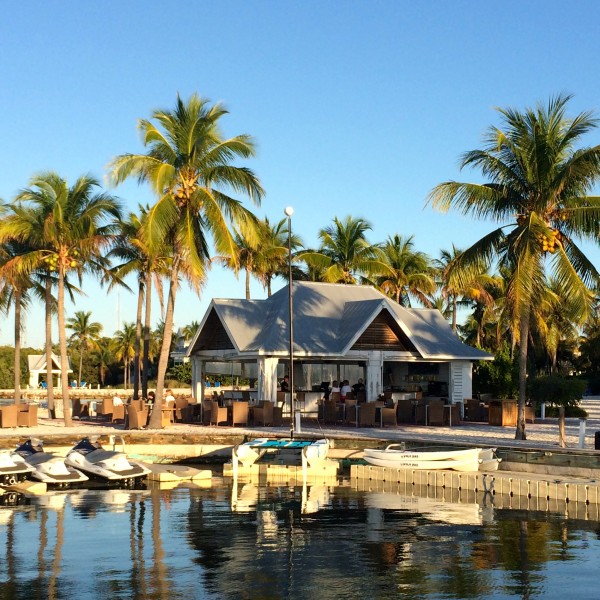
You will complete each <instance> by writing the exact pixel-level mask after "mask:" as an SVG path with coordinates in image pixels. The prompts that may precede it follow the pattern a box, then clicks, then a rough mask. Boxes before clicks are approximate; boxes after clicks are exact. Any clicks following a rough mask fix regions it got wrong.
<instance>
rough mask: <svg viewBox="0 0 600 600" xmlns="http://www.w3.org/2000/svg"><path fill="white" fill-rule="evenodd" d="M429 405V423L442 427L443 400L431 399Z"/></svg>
mask: <svg viewBox="0 0 600 600" xmlns="http://www.w3.org/2000/svg"><path fill="white" fill-rule="evenodd" d="M427 407H428V408H427V424H428V425H438V426H440V427H442V426H443V425H444V402H443V400H430V401H429V404H428V405H427Z"/></svg>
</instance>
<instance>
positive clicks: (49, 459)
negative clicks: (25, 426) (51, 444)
mask: <svg viewBox="0 0 600 600" xmlns="http://www.w3.org/2000/svg"><path fill="white" fill-rule="evenodd" d="M12 459H13V460H14V461H15V463H17V462H21V463H25V464H27V465H29V466H31V467H33V469H34V471H33V472H32V473H31V477H32V479H36V480H37V481H42V482H44V483H46V484H49V485H55V486H58V487H67V486H69V485H71V484H74V483H81V482H82V481H87V480H88V477H87V475H84V474H83V473H82V472H81V471H79V470H77V469H75V468H73V467H71V466H69V465H67V464H66V463H65V459H64V458H63V457H60V456H56V455H54V454H51V453H50V452H44V448H43V444H42V441H41V440H37V439H35V438H34V439H29V440H27V441H26V442H25V443H23V444H21V445H20V446H17V449H16V450H15V451H14V452H13V453H12Z"/></svg>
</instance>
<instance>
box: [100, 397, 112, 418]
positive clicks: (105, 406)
mask: <svg viewBox="0 0 600 600" xmlns="http://www.w3.org/2000/svg"><path fill="white" fill-rule="evenodd" d="M113 410H114V405H113V401H112V398H103V399H102V402H101V403H99V404H96V417H97V418H100V417H102V418H103V419H104V420H105V421H109V420H111V419H112V414H113Z"/></svg>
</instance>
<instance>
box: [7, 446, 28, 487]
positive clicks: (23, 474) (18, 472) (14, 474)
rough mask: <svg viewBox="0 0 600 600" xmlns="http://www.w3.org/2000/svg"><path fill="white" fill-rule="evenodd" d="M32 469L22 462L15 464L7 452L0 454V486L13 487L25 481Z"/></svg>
mask: <svg viewBox="0 0 600 600" xmlns="http://www.w3.org/2000/svg"><path fill="white" fill-rule="evenodd" d="M33 471H34V468H33V467H32V466H30V465H27V464H25V463H24V462H21V461H18V462H15V461H14V460H13V457H12V456H11V454H10V451H9V450H4V451H2V452H0V485H14V484H15V483H19V481H24V480H25V479H27V478H28V477H29V476H30V475H31V473H33Z"/></svg>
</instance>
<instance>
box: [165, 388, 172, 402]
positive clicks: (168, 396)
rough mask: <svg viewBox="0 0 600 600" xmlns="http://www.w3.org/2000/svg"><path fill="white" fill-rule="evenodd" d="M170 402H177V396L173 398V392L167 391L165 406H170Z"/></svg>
mask: <svg viewBox="0 0 600 600" xmlns="http://www.w3.org/2000/svg"><path fill="white" fill-rule="evenodd" d="M169 402H175V396H173V390H172V389H170V388H169V389H168V390H165V398H164V400H163V404H168V403H169Z"/></svg>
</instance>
